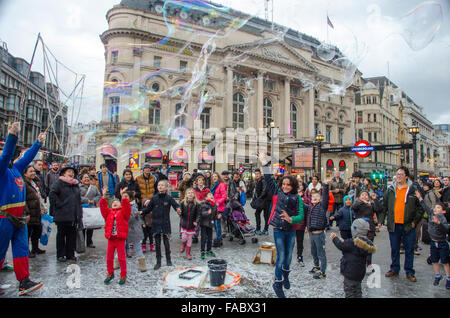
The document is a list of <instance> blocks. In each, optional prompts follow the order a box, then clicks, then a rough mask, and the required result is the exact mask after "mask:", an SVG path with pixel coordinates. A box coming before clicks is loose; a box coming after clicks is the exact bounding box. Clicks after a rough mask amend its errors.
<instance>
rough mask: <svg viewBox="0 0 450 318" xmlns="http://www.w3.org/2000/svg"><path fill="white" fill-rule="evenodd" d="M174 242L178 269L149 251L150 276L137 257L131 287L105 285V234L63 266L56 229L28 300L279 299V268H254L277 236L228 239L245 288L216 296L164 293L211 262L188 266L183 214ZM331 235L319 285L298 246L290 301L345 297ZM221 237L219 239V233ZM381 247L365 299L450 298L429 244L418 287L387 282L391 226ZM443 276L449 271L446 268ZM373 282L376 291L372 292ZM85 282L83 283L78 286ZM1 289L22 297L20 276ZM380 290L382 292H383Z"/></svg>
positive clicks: (222, 254)
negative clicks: (173, 278) (275, 285)
mask: <svg viewBox="0 0 450 318" xmlns="http://www.w3.org/2000/svg"><path fill="white" fill-rule="evenodd" d="M246 211H248V212H247V216H248V217H249V219H250V222H251V224H252V225H254V224H255V218H254V213H253V209H251V208H250V206H247V207H246ZM171 220H172V238H171V241H170V244H171V250H172V262H173V264H174V266H172V267H167V266H165V257H164V251H163V260H162V265H163V266H162V267H161V269H159V270H157V271H155V270H153V266H154V265H155V263H156V257H155V252H147V253H146V254H144V255H145V258H146V260H147V267H148V271H147V272H144V273H142V272H139V271H138V264H137V260H136V259H135V257H133V258H131V259H130V258H127V268H128V277H127V282H126V284H125V285H123V286H120V285H119V284H118V281H119V279H118V276H119V270H116V278H115V279H114V280H113V281H112V282H111V284H110V285H105V284H104V283H103V280H104V278H105V275H106V245H107V241H106V239H105V237H104V230H103V229H102V230H96V231H94V244H95V245H96V248H94V249H90V248H87V249H86V253H84V254H81V255H79V260H78V262H77V263H73V262H67V263H58V262H57V261H56V243H55V237H56V228H55V227H54V228H53V232H52V236H51V238H50V242H49V245H48V246H46V247H42V246H41V248H42V249H45V250H46V251H47V252H46V254H43V255H38V256H36V258H34V259H30V278H31V279H32V280H34V281H43V282H44V286H43V287H42V288H41V289H40V290H39V291H37V292H35V293H34V294H32V296H28V297H33V298H34V297H42V298H45V297H61V298H95V297H108V298H111V297H112V298H121V297H125V298H150V297H151V298H153V297H163V298H165V297H167V298H190V297H195V298H199V297H200V298H201V297H232V298H267V297H269V298H272V297H275V295H274V292H273V290H272V287H271V286H272V282H273V278H274V267H272V266H270V265H266V264H258V265H255V264H252V260H253V258H254V256H255V254H256V251H257V249H258V247H259V245H260V244H261V243H262V242H273V236H272V231H271V229H270V235H268V236H265V235H264V236H258V239H259V242H258V243H256V244H254V243H252V242H251V240H250V239H248V240H247V242H246V244H245V245H239V243H238V241H237V240H236V239H235V240H234V241H232V242H230V241H229V240H228V239H224V244H223V246H222V247H220V248H215V249H214V248H213V251H214V252H215V253H216V256H217V257H216V258H221V259H225V260H227V262H228V270H230V271H232V272H236V273H239V274H240V275H241V277H242V280H241V283H240V285H239V286H236V287H233V288H232V289H230V290H228V291H226V292H222V293H216V294H205V293H202V292H197V291H196V290H184V289H167V288H163V287H164V284H163V277H164V275H165V274H166V273H167V272H169V271H171V270H173V269H175V268H176V267H180V266H182V267H188V266H205V265H206V262H207V261H208V259H210V258H207V259H205V260H201V259H200V243H198V244H194V245H193V248H192V255H193V259H192V260H191V261H188V260H187V259H186V258H185V255H184V254H181V253H179V249H180V246H181V240H180V238H179V230H178V222H179V221H178V220H179V218H178V215H177V214H176V213H175V211H173V213H172V217H171ZM331 232H337V233H338V229H337V228H336V227H333V228H332V229H331V231H329V232H327V239H326V254H327V261H328V269H327V277H326V278H325V279H320V280H316V279H313V278H312V274H310V273H308V271H309V270H310V269H311V268H312V266H313V263H312V257H311V253H310V240H309V237H308V235H307V234H306V235H305V243H304V246H305V247H304V253H303V254H304V255H303V256H304V261H305V264H306V266H305V267H299V266H298V265H297V262H296V256H297V255H296V247H294V253H293V259H292V264H291V269H292V272H291V275H290V278H291V289H290V290H287V291H285V292H286V296H287V297H291V298H294V297H297V298H335V297H337V298H342V297H344V292H343V277H342V276H341V275H340V273H339V260H340V258H341V255H342V254H341V252H340V251H338V250H337V249H336V248H335V247H334V244H333V243H332V242H331V240H330V238H329V236H330V234H331ZM214 235H215V234H214ZM375 245H376V246H377V248H378V251H377V253H376V254H375V255H374V257H373V263H374V264H376V265H378V266H379V269H380V271H379V272H375V273H373V274H370V275H366V278H365V279H364V281H363V283H362V288H363V297H368V298H377V297H381V298H450V291H448V290H446V289H445V279H443V280H442V281H441V284H440V286H437V287H435V286H433V279H434V272H433V269H432V266H430V265H428V264H427V262H426V258H427V257H428V255H429V245H424V244H423V245H421V246H422V247H423V250H422V251H421V255H419V256H415V259H414V268H415V270H416V277H417V282H416V283H412V282H410V281H408V280H407V279H406V275H405V273H404V271H403V269H402V271H401V272H400V275H399V276H398V277H394V278H386V277H384V274H385V272H386V271H388V270H389V265H390V247H389V236H388V233H387V229H386V227H383V228H382V230H381V232H379V233H377V236H376V237H375ZM7 257H8V259H9V260H10V264H12V258H11V252H10V251H8V256H7ZM403 261H404V255H401V265H402V267H403ZM71 264H76V265H78V268H79V273H80V275H79V278H80V279H79V281H76V280H74V279H73V277H75V275H76V271H77V267H73V266H71ZM441 273H442V274H443V275H444V274H445V272H444V270H443V268H442V267H441ZM368 280H369V281H370V282H369V283H370V285H371V286H372V288H369V287H368V284H367V281H368ZM78 282H79V284H77V283H78ZM0 285H10V286H9V288H8V289H6V290H5V291H6V294H5V295H3V296H0V297H2V298H3V297H18V295H17V294H18V282H17V281H16V279H15V275H14V273H4V272H2V273H0ZM377 287H379V288H377Z"/></svg>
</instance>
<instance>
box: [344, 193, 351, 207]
mask: <svg viewBox="0 0 450 318" xmlns="http://www.w3.org/2000/svg"><path fill="white" fill-rule="evenodd" d="M347 199H350V201H352V204H353V200H352V197H351V196H349V195H346V196H345V197H344V200H343V202H344V206H345V201H346V200H347Z"/></svg>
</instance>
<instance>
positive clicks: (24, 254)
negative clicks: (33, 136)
mask: <svg viewBox="0 0 450 318" xmlns="http://www.w3.org/2000/svg"><path fill="white" fill-rule="evenodd" d="M19 131H20V123H14V124H12V126H11V128H10V130H9V135H8V137H7V139H6V143H5V148H4V149H3V152H2V154H1V155H0V189H2V191H0V268H1V267H2V265H3V262H4V261H5V257H6V252H7V250H8V246H9V243H10V242H11V246H12V254H13V261H14V272H15V274H16V278H17V280H18V281H19V282H20V284H19V295H20V296H22V295H26V294H29V293H31V292H34V291H36V290H38V289H39V288H41V287H42V286H43V283H42V282H40V283H35V282H33V281H31V280H30V278H29V276H30V273H29V264H28V254H29V246H28V230H27V226H26V221H25V219H24V217H23V212H24V209H25V198H26V196H25V185H24V181H23V179H22V173H23V171H24V170H25V168H26V167H27V166H28V165H29V164H30V163H31V162H32V161H33V159H34V157H36V154H37V153H38V151H39V149H40V148H41V146H42V143H43V142H44V140H45V134H44V133H41V134H40V135H39V136H38V140H37V141H36V142H35V143H34V144H33V146H32V147H31V148H30V149H29V150H28V151H27V152H25V154H24V155H23V157H22V158H21V159H19V160H17V161H16V162H14V163H13V161H14V159H15V157H17V156H15V150H16V144H17V140H18V137H17V136H18V134H19ZM0 294H1V291H0Z"/></svg>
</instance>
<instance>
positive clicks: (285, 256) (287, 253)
mask: <svg viewBox="0 0 450 318" xmlns="http://www.w3.org/2000/svg"><path fill="white" fill-rule="evenodd" d="M273 238H274V240H275V247H276V249H277V262H276V263H275V280H276V281H281V280H283V269H284V270H287V271H288V270H289V267H290V265H291V260H292V252H293V250H294V245H295V231H278V230H276V229H274V231H273Z"/></svg>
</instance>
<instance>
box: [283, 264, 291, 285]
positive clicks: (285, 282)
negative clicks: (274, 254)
mask: <svg viewBox="0 0 450 318" xmlns="http://www.w3.org/2000/svg"><path fill="white" fill-rule="evenodd" d="M289 273H290V271H288V270H285V269H283V278H284V279H283V287H284V288H285V289H289V288H291V283H290V282H289Z"/></svg>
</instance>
